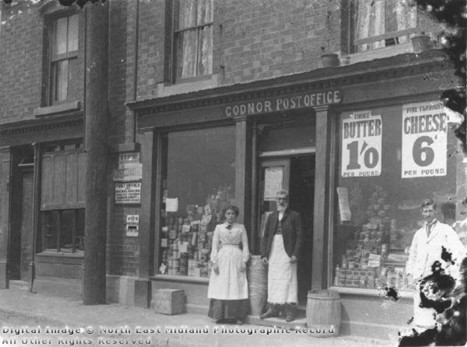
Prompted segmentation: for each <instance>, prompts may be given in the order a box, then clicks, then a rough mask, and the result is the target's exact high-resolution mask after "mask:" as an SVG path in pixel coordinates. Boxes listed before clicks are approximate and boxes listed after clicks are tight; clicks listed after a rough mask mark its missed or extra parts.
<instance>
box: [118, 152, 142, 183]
mask: <svg viewBox="0 0 467 347" xmlns="http://www.w3.org/2000/svg"><path fill="white" fill-rule="evenodd" d="M142 177H143V164H141V160H140V153H139V152H129V153H120V154H119V156H118V168H117V169H115V170H114V172H113V179H114V181H138V180H140V179H142Z"/></svg>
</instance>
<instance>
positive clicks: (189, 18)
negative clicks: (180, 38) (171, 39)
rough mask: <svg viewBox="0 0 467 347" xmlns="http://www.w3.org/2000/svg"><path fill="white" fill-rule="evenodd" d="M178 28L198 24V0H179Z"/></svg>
mask: <svg viewBox="0 0 467 347" xmlns="http://www.w3.org/2000/svg"><path fill="white" fill-rule="evenodd" d="M179 6H180V7H179V12H178V29H184V28H189V27H193V26H196V0H182V1H179Z"/></svg>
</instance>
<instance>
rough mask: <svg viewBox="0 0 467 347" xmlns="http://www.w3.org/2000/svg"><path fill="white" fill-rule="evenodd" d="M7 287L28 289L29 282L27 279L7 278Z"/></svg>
mask: <svg viewBox="0 0 467 347" xmlns="http://www.w3.org/2000/svg"><path fill="white" fill-rule="evenodd" d="M8 287H9V289H14V290H16V289H18V290H26V291H28V290H29V282H28V281H22V280H9V281H8Z"/></svg>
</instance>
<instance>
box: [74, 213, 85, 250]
mask: <svg viewBox="0 0 467 347" xmlns="http://www.w3.org/2000/svg"><path fill="white" fill-rule="evenodd" d="M75 250H76V251H84V209H79V210H77V212H76V236H75Z"/></svg>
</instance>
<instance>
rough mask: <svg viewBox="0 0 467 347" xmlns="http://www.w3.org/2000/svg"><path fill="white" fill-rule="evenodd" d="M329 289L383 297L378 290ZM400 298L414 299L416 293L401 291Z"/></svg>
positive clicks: (340, 292)
mask: <svg viewBox="0 0 467 347" xmlns="http://www.w3.org/2000/svg"><path fill="white" fill-rule="evenodd" d="M329 289H332V290H335V291H337V292H339V294H346V295H355V296H373V297H378V296H381V292H380V291H379V290H378V289H368V288H350V287H330V288H329ZM398 294H399V296H400V298H401V299H413V295H414V292H411V291H400V292H399V293H398Z"/></svg>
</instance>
